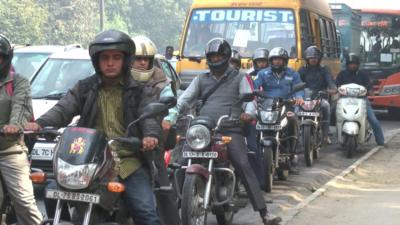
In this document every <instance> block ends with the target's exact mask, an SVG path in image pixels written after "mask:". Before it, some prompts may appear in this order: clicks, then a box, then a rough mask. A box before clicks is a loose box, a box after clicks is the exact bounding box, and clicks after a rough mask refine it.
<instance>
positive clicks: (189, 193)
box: [181, 174, 207, 225]
mask: <svg viewBox="0 0 400 225" xmlns="http://www.w3.org/2000/svg"><path fill="white" fill-rule="evenodd" d="M205 188H206V183H205V182H204V180H203V179H202V177H200V176H199V175H197V174H186V177H185V182H184V183H183V190H182V208H181V214H182V215H181V216H182V225H206V223H207V210H206V209H204V207H203V204H204V194H205Z"/></svg>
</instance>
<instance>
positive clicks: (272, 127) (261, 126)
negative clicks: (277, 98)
mask: <svg viewBox="0 0 400 225" xmlns="http://www.w3.org/2000/svg"><path fill="white" fill-rule="evenodd" d="M256 129H257V130H281V129H282V126H281V125H266V124H259V123H257V124H256Z"/></svg>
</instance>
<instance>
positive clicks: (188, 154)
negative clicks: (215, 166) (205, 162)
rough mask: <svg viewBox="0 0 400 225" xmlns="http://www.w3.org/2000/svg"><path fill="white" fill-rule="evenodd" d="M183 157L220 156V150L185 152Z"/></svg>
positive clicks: (211, 157) (210, 157) (212, 157)
mask: <svg viewBox="0 0 400 225" xmlns="http://www.w3.org/2000/svg"><path fill="white" fill-rule="evenodd" d="M182 156H183V158H209V159H214V158H218V152H189V151H186V152H183V155H182Z"/></svg>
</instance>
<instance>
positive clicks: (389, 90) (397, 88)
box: [380, 85, 400, 96]
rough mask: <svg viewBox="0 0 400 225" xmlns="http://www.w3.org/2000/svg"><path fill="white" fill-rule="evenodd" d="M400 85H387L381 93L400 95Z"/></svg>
mask: <svg viewBox="0 0 400 225" xmlns="http://www.w3.org/2000/svg"><path fill="white" fill-rule="evenodd" d="M399 94H400V85H385V86H383V89H382V91H381V93H380V95H381V96H387V95H399Z"/></svg>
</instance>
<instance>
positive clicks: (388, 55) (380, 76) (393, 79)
mask: <svg viewBox="0 0 400 225" xmlns="http://www.w3.org/2000/svg"><path fill="white" fill-rule="evenodd" d="M359 13H360V14H361V17H362V32H361V42H360V51H361V57H362V61H363V64H362V69H364V70H366V71H368V72H369V73H370V76H371V80H372V82H373V84H374V86H373V95H372V96H370V97H369V98H370V100H371V103H372V106H373V107H374V108H376V109H386V110H388V112H389V113H390V114H392V115H393V116H395V117H396V118H400V10H387V9H384V10H383V9H373V10H371V9H361V10H359Z"/></svg>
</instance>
